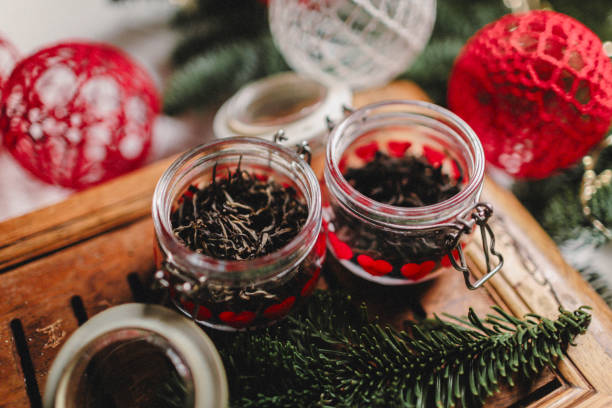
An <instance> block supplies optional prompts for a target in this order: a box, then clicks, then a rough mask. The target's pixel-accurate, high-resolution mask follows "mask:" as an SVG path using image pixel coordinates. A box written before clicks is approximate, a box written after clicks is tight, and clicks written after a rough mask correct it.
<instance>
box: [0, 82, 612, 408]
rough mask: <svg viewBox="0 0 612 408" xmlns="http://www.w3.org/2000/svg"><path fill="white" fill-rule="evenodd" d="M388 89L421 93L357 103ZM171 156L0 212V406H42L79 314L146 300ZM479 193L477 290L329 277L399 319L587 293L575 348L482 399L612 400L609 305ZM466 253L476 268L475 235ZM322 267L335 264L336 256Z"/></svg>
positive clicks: (567, 301)
mask: <svg viewBox="0 0 612 408" xmlns="http://www.w3.org/2000/svg"><path fill="white" fill-rule="evenodd" d="M393 97H404V98H410V97H413V98H420V99H424V98H425V95H424V94H423V93H422V91H420V89H419V88H418V87H416V86H414V85H413V84H410V83H405V82H399V83H394V84H392V85H391V86H389V87H387V88H385V89H384V90H382V91H381V90H379V91H372V92H368V93H363V94H360V95H358V97H357V98H356V101H355V104H356V105H361V104H364V103H367V102H370V101H372V100H377V99H382V98H393ZM171 160H172V159H167V160H164V161H161V162H158V163H156V164H153V165H151V166H149V167H146V168H144V169H141V170H139V171H136V172H133V173H131V174H129V175H127V176H124V177H122V178H120V179H117V180H115V181H112V182H110V183H107V184H105V185H102V186H100V187H96V188H93V189H90V190H88V191H86V192H83V193H79V194H75V195H74V196H72V197H70V198H69V199H68V200H66V201H64V202H62V203H60V204H57V205H55V206H52V207H48V208H45V209H42V210H39V211H36V212H33V213H31V214H28V215H26V216H23V217H19V218H16V219H13V220H9V221H6V222H4V223H0V293H2V295H3V296H2V298H1V299H0V407H28V406H33V407H38V406H40V393H41V392H42V389H43V388H44V383H45V380H46V375H47V372H48V370H49V368H50V365H51V363H52V361H53V357H54V356H55V355H56V354H57V352H58V350H59V348H60V347H61V346H62V344H63V343H64V342H65V340H66V339H67V337H68V336H69V335H70V333H71V332H72V331H74V330H75V329H76V328H77V327H78V325H79V323H82V321H83V320H84V319H86V317H87V316H92V315H94V314H95V313H98V312H99V311H101V310H103V309H105V308H107V307H109V306H111V305H115V304H120V303H125V302H130V301H143V300H144V296H145V292H144V288H145V287H146V286H147V284H148V280H149V279H150V276H151V273H152V271H153V250H152V247H153V239H154V237H153V226H152V221H151V218H150V205H151V197H152V193H153V189H154V187H155V184H156V182H157V180H158V178H159V176H160V175H161V173H162V172H163V171H164V170H165V169H166V168H167V167H168V165H169V164H170V162H171ZM315 167H316V163H315ZM483 199H484V200H486V201H489V202H491V203H492V204H493V205H494V207H495V212H496V216H495V219H494V222H493V228H494V229H495V232H496V235H497V238H498V242H499V244H498V245H499V247H500V249H501V250H502V252H503V254H504V257H505V258H506V264H505V266H504V268H503V270H502V271H501V272H500V273H499V274H498V275H497V276H496V277H494V278H493V279H492V280H491V281H490V283H487V284H486V285H485V288H484V289H481V290H478V291H468V290H467V289H466V288H465V286H464V284H463V278H462V277H461V276H460V274H459V273H447V274H444V275H442V276H441V277H440V278H438V279H436V280H434V281H432V282H429V283H425V284H422V285H417V286H414V287H411V288H400V289H398V288H378V289H377V290H372V285H365V284H364V282H363V281H359V280H357V279H355V278H354V277H352V276H350V275H346V274H342V273H338V274H334V275H333V276H334V279H337V281H338V282H339V283H340V284H342V285H344V286H347V287H349V288H350V289H351V290H352V291H354V292H355V293H356V294H358V295H360V296H362V297H364V298H367V299H368V300H369V303H370V304H371V305H372V306H373V307H374V312H376V313H378V314H381V315H382V317H383V318H384V319H385V320H387V321H389V322H391V323H392V324H394V325H397V326H399V325H401V323H402V321H403V320H404V319H405V318H406V317H408V316H414V315H416V316H421V315H424V314H431V313H434V312H436V313H440V312H450V313H453V314H462V313H465V312H466V311H467V308H468V307H469V306H472V307H474V308H475V309H476V311H477V312H479V313H485V312H486V311H487V310H488V308H489V307H490V306H491V305H493V304H498V305H500V306H501V307H503V308H505V309H506V310H508V311H510V312H511V313H513V314H515V315H517V316H521V315H523V314H524V313H527V312H536V313H540V314H543V315H546V316H549V317H555V316H556V313H557V309H558V307H559V306H563V307H565V308H567V309H574V308H576V307H577V306H579V305H582V304H588V305H590V306H592V307H593V322H592V324H591V327H590V329H589V331H588V333H587V334H586V335H584V336H581V337H579V339H578V347H573V348H570V349H569V350H568V356H567V358H566V359H565V360H564V361H563V362H562V363H561V365H560V368H559V370H558V372H557V373H552V372H550V371H545V372H543V373H542V375H541V376H540V377H539V378H538V379H536V381H534V382H533V383H532V384H530V385H524V386H520V387H516V388H514V389H512V390H508V389H504V390H502V392H500V393H499V394H497V395H496V396H494V397H493V398H492V399H491V400H489V401H488V404H487V405H488V406H492V407H493V406H495V407H497V406H510V405H512V404H516V405H515V406H525V405H530V406H539V407H605V406H612V362H611V361H612V360H611V357H612V311H611V310H610V309H609V308H608V307H607V306H606V305H605V303H604V302H603V301H602V300H601V299H600V298H599V297H598V296H597V295H596V294H595V292H594V291H593V290H592V289H591V288H590V287H589V286H588V284H587V283H586V282H584V280H583V279H582V278H581V277H580V275H579V274H578V273H577V272H576V271H574V270H572V269H571V268H570V267H569V266H567V264H566V263H565V262H564V261H563V259H562V258H561V255H560V253H559V251H558V250H557V248H556V247H555V245H554V244H553V242H552V241H551V240H550V238H549V237H548V236H547V235H546V234H545V233H544V231H542V229H541V228H540V227H539V226H538V225H537V223H536V222H535V221H534V220H533V219H532V217H531V216H530V215H529V214H528V213H527V211H526V210H525V209H524V208H523V207H522V206H521V205H520V204H519V203H518V201H517V200H516V199H515V198H514V196H512V194H510V193H509V192H507V191H505V190H503V189H501V188H500V187H498V186H496V185H495V184H494V183H493V182H492V181H491V180H487V181H486V182H485V189H484V192H483ZM467 253H468V256H469V261H470V264H471V265H472V266H473V267H474V268H475V269H476V271H477V273H482V270H483V268H482V259H481V256H480V254H479V251H478V250H477V243H476V242H475V243H472V244H470V245H469V246H468V247H467ZM328 268H329V270H335V268H334V267H333V264H329V265H328ZM479 271H480V272H479ZM22 337H23V338H22Z"/></svg>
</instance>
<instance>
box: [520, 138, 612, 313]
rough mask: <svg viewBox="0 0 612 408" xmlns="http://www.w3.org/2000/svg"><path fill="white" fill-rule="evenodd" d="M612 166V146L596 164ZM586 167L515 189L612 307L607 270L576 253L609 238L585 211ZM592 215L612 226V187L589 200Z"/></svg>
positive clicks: (578, 166) (604, 188)
mask: <svg viewBox="0 0 612 408" xmlns="http://www.w3.org/2000/svg"><path fill="white" fill-rule="evenodd" d="M609 168H612V148H606V149H605V150H603V151H602V153H601V155H600V156H599V160H598V161H597V164H596V166H595V171H596V173H600V172H601V171H603V170H604V169H609ZM583 174H584V167H583V166H582V164H581V163H579V164H577V165H575V166H574V167H572V168H570V169H567V170H564V171H562V172H560V173H559V174H557V175H555V176H552V177H549V178H547V179H543V180H533V181H524V182H520V183H516V184H515V185H514V187H513V192H514V193H515V194H516V196H517V197H518V198H519V200H520V201H521V203H522V204H523V205H524V206H525V207H526V208H527V209H528V210H529V211H530V212H531V214H532V215H533V216H534V218H535V219H536V220H537V221H538V222H539V223H540V224H541V225H542V227H543V228H544V230H545V231H546V232H547V233H548V234H549V235H550V236H551V238H552V239H553V240H554V241H555V242H556V243H557V245H559V247H560V249H561V251H562V253H563V254H564V256H565V259H567V261H568V262H569V263H571V264H572V266H573V267H575V268H576V269H578V271H579V272H580V273H581V274H582V276H583V277H584V278H585V279H586V280H587V281H588V282H589V283H590V284H591V286H593V288H594V289H595V290H596V291H597V293H599V294H600V295H601V297H602V298H603V299H604V300H605V301H606V302H607V303H608V305H609V306H611V307H612V289H611V288H610V285H609V281H610V279H609V278H608V279H607V280H606V278H605V275H608V276H609V274H608V271H607V270H597V269H596V268H595V267H594V266H589V267H585V265H584V264H582V263H580V261H579V260H577V258H580V257H577V256H576V252H577V251H580V250H582V249H584V248H597V247H600V246H602V245H604V244H606V243H608V239H607V238H606V237H605V235H603V234H602V233H601V232H600V231H599V230H598V229H597V228H595V227H594V226H593V224H591V222H590V221H589V220H588V219H587V218H586V217H585V216H584V215H583V213H582V204H581V203H580V183H581V181H582V175H583ZM589 207H590V208H591V211H592V214H593V215H594V216H595V218H597V219H598V220H600V221H601V222H602V223H603V224H604V225H606V226H607V227H608V228H611V227H612V186H603V187H602V188H600V189H599V190H597V192H596V193H595V194H594V195H593V197H592V199H591V200H590V201H589Z"/></svg>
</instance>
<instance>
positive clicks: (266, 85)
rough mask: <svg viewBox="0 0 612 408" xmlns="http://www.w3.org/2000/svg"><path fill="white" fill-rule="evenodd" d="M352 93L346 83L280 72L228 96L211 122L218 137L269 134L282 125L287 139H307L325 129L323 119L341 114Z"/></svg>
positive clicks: (325, 120) (331, 118) (340, 116)
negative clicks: (326, 82) (329, 82)
mask: <svg viewBox="0 0 612 408" xmlns="http://www.w3.org/2000/svg"><path fill="white" fill-rule="evenodd" d="M351 100H352V93H351V91H350V89H349V88H348V87H347V86H346V85H342V84H330V85H328V84H324V83H322V82H319V81H317V80H315V79H312V78H309V77H306V76H303V75H300V74H296V73H293V72H284V73H280V74H277V75H273V76H270V77H268V78H264V79H261V80H258V81H255V82H252V83H250V84H248V85H246V86H245V87H244V88H242V89H241V90H240V91H238V92H237V93H236V94H235V95H234V96H232V97H231V98H230V99H229V100H227V102H225V104H223V106H221V108H220V109H219V111H218V112H217V114H216V115H215V120H214V123H213V129H214V133H215V136H216V137H218V138H224V137H230V136H235V135H243V136H260V137H266V138H270V137H272V135H273V134H274V133H275V132H276V131H277V130H279V129H284V130H285V131H286V135H287V138H288V140H287V143H288V144H294V143H296V142H298V141H302V140H307V139H311V138H313V137H315V136H317V135H320V134H321V133H323V132H325V131H326V130H327V127H326V126H327V125H326V124H327V119H328V118H329V119H330V120H337V119H340V118H342V116H343V110H342V109H343V107H346V106H350V104H351Z"/></svg>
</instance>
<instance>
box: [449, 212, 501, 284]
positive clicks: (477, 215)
mask: <svg viewBox="0 0 612 408" xmlns="http://www.w3.org/2000/svg"><path fill="white" fill-rule="evenodd" d="M492 214H493V208H492V207H491V205H490V204H486V203H476V204H474V205H472V206H471V207H470V208H468V209H467V210H466V211H464V212H463V213H461V214H460V215H459V216H458V217H457V219H456V221H455V222H453V223H451V224H450V225H451V226H452V228H453V229H455V231H453V232H451V233H450V234H449V236H448V238H447V248H450V250H449V251H448V259H449V260H450V262H451V264H452V265H453V267H454V268H455V269H457V270H458V271H460V272H462V273H463V278H464V279H465V285H466V286H467V287H468V289H471V290H474V289H478V288H479V287H481V286H482V285H483V284H484V283H485V282H486V281H488V280H489V279H490V278H491V277H492V276H493V275H495V274H496V273H497V271H499V270H500V269H501V268H502V266H503V265H504V258H503V256H502V255H501V254H500V253H499V252H497V251H496V250H495V234H494V233H493V230H492V229H491V227H490V226H489V224H488V221H489V218H490V217H491V215H492ZM474 225H478V226H479V227H480V235H481V237H482V250H483V252H484V256H485V264H486V265H487V273H486V274H485V276H483V277H482V278H480V279H479V280H477V281H476V282H475V283H474V284H472V283H471V282H470V270H469V268H468V266H467V263H466V261H465V255H464V253H463V249H462V248H461V245H459V240H460V238H461V236H462V235H463V234H464V233H465V234H469V233H471V232H472V229H473V227H474ZM453 249H457V252H458V253H459V263H457V261H456V260H455V258H454V256H453V254H452V253H451V251H452V250H453ZM491 255H493V256H494V257H496V258H497V264H496V265H495V266H494V267H493V266H492V265H491Z"/></svg>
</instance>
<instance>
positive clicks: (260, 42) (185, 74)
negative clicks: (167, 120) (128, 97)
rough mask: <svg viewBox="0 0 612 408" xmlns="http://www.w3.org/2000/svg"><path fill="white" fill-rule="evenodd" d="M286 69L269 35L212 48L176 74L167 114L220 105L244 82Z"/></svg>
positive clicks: (167, 91)
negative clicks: (213, 104) (214, 104)
mask: <svg viewBox="0 0 612 408" xmlns="http://www.w3.org/2000/svg"><path fill="white" fill-rule="evenodd" d="M286 69H287V65H286V64H285V61H284V60H283V58H282V57H281V56H280V54H279V53H278V51H277V50H276V48H275V47H274V44H273V42H272V38H271V37H270V36H269V35H262V36H259V37H256V38H254V39H250V40H242V41H237V42H231V43H229V44H227V45H223V46H219V47H216V48H213V49H211V50H209V51H207V52H205V53H204V54H202V55H199V56H197V57H194V58H192V59H191V60H190V61H189V62H188V63H186V64H185V65H184V66H183V67H181V68H180V69H178V70H176V71H175V73H174V74H173V76H172V77H171V78H170V81H169V82H168V85H167V87H166V89H165V92H164V111H165V112H166V113H168V114H171V115H172V114H178V113H181V112H183V111H185V110H187V109H189V108H192V107H202V106H206V105H209V104H212V103H217V102H220V101H222V100H223V99H224V98H227V97H229V96H230V95H231V94H233V93H234V92H236V91H237V90H238V89H239V88H240V87H241V86H242V85H244V84H245V83H247V82H249V81H252V80H255V79H258V78H261V77H264V76H266V75H270V74H272V73H275V72H279V71H283V70H286Z"/></svg>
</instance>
